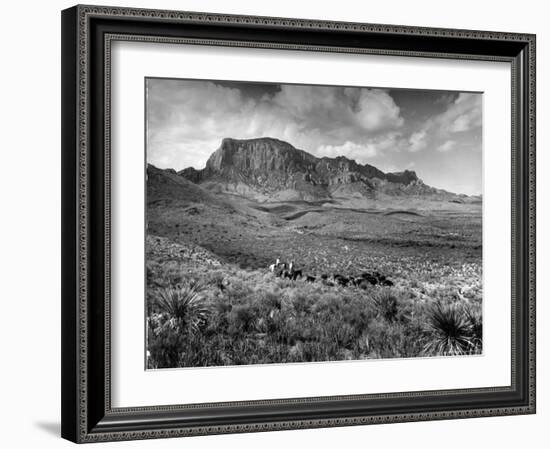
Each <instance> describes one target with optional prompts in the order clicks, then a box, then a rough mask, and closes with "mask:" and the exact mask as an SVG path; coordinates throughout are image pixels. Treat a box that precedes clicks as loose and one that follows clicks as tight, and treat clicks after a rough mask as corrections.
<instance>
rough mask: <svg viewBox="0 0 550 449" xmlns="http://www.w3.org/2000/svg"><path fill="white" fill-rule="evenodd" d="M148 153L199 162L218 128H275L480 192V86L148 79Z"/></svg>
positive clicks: (162, 163)
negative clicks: (443, 87)
mask: <svg viewBox="0 0 550 449" xmlns="http://www.w3.org/2000/svg"><path fill="white" fill-rule="evenodd" d="M146 120H147V161H148V162H149V163H152V164H154V165H156V166H157V167H160V168H174V169H176V170H181V169H183V168H186V167H190V166H191V167H195V168H197V169H199V168H203V167H204V166H205V163H206V160H207V159H208V157H209V156H210V154H212V152H214V151H215V150H216V149H217V148H218V147H219V145H220V142H221V140H222V139H223V138H224V137H233V138H237V139H246V138H254V137H275V138H278V139H281V140H284V141H287V142H289V143H291V144H292V145H293V146H295V147H296V148H300V149H302V150H305V151H308V152H309V153H312V154H314V155H316V156H319V157H320V156H329V157H335V156H339V155H343V156H346V157H348V158H350V159H355V160H356V161H358V162H360V163H363V164H364V163H368V164H371V165H374V166H376V167H378V168H379V169H381V170H383V171H385V172H388V171H401V170H404V169H410V170H415V171H416V173H417V175H418V176H419V177H420V178H421V179H423V180H424V182H425V183H426V184H429V185H432V186H434V187H438V188H443V189H446V190H449V191H452V192H456V193H466V194H470V195H472V194H480V193H482V180H481V173H482V171H481V170H482V167H481V161H482V127H481V121H482V94H479V93H464V92H450V91H428V90H410V89H387V88H384V89H381V88H367V87H341V86H308V85H290V84H267V83H249V82H234V81H231V82H229V81H202V80H175V79H157V78H148V79H147V80H146Z"/></svg>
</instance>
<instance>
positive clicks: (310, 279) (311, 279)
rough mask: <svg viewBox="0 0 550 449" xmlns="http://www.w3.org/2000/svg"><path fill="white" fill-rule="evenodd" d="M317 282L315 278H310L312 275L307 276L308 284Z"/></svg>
mask: <svg viewBox="0 0 550 449" xmlns="http://www.w3.org/2000/svg"><path fill="white" fill-rule="evenodd" d="M315 280H316V278H315V276H310V275H307V276H306V282H315Z"/></svg>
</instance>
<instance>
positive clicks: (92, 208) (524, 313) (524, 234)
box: [62, 5, 536, 443]
mask: <svg viewBox="0 0 550 449" xmlns="http://www.w3.org/2000/svg"><path fill="white" fill-rule="evenodd" d="M118 41H133V42H143V43H155V44H157V45H162V44H181V43H185V44H193V45H197V46H205V45H209V46H221V47H242V48H255V49H265V51H269V50H270V49H278V50H300V51H303V52H334V53H350V54H364V55H385V56H396V57H405V56H406V57H423V58H436V59H449V60H468V61H500V62H505V63H507V64H509V65H510V68H511V80H512V82H511V85H510V90H511V111H512V116H511V120H510V127H511V137H512V138H511V149H512V151H511V154H512V162H511V166H512V172H511V174H510V176H511V185H512V192H511V197H512V203H511V205H510V207H511V217H512V223H511V229H512V236H511V240H512V246H511V248H512V259H511V260H512V266H511V273H512V282H511V286H510V294H511V304H512V308H511V311H510V314H511V330H510V332H511V357H510V360H511V365H510V373H511V384H510V385H509V386H496V385H495V386H492V387H482V388H466V389H452V390H428V391H412V392H388V393H375V394H372V393H371V394H357V395H351V396H348V395H345V396H317V397H290V398H285V399H266V400H244V401H237V402H223V401H222V402H209V403H192V404H174V405H154V404H153V405H149V406H136V407H113V406H112V395H113V391H112V384H111V363H112V354H111V330H112V329H111V326H112V323H111V310H112V303H111V281H112V279H111V259H110V255H111V253H110V251H111V246H112V245H113V242H112V241H111V221H110V216H111V212H112V210H111V190H110V189H111V182H112V176H114V174H113V173H111V165H110V164H111V116H110V106H111V103H110V100H111V95H112V92H111V84H110V82H111V78H110V76H111V45H112V44H113V42H118ZM535 137H536V135H535V36H534V35H530V34H516V33H507V32H489V31H470V30H455V29H436V28H422V27H411V26H395V25H379V24H365V23H347V22H331V21H317V20H305V19H287V18H271V17H255V16H234V15H218V14H206V13H197V12H180V11H161V10H146V9H133V8H120V7H100V6H82V5H78V6H75V7H72V8H69V9H67V10H64V11H63V12H62V436H63V437H64V438H66V439H69V440H71V441H74V442H78V443H84V442H96V441H115V440H131V439H148V438H166V437H176V436H194V435H206V434H220V433H234V432H260V431H272V430H285V429H299V428H315V427H332V426H350V425H363V424H376V423H395V422H407V421H423V420H438V419H457V418H471V417H483V416H501V415H515V414H531V413H535V402H536V401H535Z"/></svg>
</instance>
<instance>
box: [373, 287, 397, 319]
mask: <svg viewBox="0 0 550 449" xmlns="http://www.w3.org/2000/svg"><path fill="white" fill-rule="evenodd" d="M372 299H373V301H374V304H375V305H376V308H377V309H378V313H379V314H380V315H381V316H382V317H383V318H384V319H385V320H386V321H388V322H390V323H391V322H392V321H395V320H397V315H398V313H399V307H398V306H399V304H398V301H397V298H396V297H395V295H394V294H393V293H392V292H391V291H389V290H387V289H384V290H381V291H379V292H377V293H376V294H374V295H373V297H372Z"/></svg>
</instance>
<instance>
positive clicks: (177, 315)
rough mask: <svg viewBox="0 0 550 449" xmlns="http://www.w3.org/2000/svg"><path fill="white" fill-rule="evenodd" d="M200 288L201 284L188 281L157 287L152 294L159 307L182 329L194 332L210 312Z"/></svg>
mask: <svg viewBox="0 0 550 449" xmlns="http://www.w3.org/2000/svg"><path fill="white" fill-rule="evenodd" d="M202 290H203V287H202V285H201V284H199V283H190V284H188V285H184V286H181V287H177V288H173V287H168V288H163V289H158V290H156V291H155V293H154V295H153V296H154V299H155V301H156V303H157V305H158V307H159V309H160V310H161V311H162V312H164V313H166V314H168V315H169V316H170V317H171V318H172V319H174V320H175V321H176V323H177V324H178V325H179V327H180V328H181V329H182V330H183V329H187V330H190V331H192V332H196V331H198V330H199V329H200V327H201V326H202V325H203V324H204V323H206V320H207V318H208V315H209V313H210V308H209V307H208V305H207V304H206V303H205V297H204V296H203V295H202Z"/></svg>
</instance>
